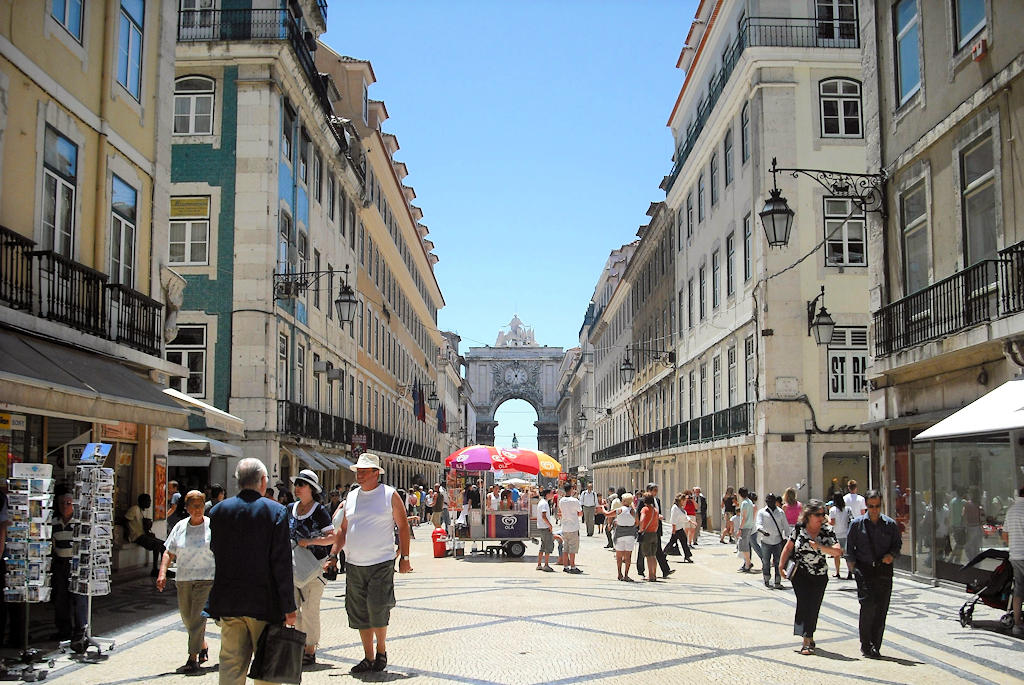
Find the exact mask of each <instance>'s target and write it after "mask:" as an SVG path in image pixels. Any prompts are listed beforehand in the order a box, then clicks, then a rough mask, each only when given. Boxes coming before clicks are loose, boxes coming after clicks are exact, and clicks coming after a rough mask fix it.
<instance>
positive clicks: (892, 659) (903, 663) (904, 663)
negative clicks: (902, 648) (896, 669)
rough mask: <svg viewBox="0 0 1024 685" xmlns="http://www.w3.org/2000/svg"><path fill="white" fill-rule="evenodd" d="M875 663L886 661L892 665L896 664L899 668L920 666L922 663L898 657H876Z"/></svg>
mask: <svg viewBox="0 0 1024 685" xmlns="http://www.w3.org/2000/svg"><path fill="white" fill-rule="evenodd" d="M874 660H875V661H888V662H889V663H892V664H898V665H900V666H922V665H924V662H923V661H914V660H913V659H901V658H900V657H898V656H876V657H875V659H874Z"/></svg>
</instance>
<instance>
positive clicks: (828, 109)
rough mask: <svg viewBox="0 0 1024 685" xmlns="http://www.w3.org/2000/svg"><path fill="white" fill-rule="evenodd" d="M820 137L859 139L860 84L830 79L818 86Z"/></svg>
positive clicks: (849, 80)
mask: <svg viewBox="0 0 1024 685" xmlns="http://www.w3.org/2000/svg"><path fill="white" fill-rule="evenodd" d="M818 101H819V104H820V107H821V135H822V137H825V138H860V137H861V135H862V130H861V118H860V117H861V108H860V83H858V82H857V81H854V80H853V79H846V78H830V79H825V80H824V81H821V82H820V83H819V84H818Z"/></svg>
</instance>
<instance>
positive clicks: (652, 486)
mask: <svg viewBox="0 0 1024 685" xmlns="http://www.w3.org/2000/svg"><path fill="white" fill-rule="evenodd" d="M647 494H648V495H650V496H651V497H653V498H654V507H655V509H657V513H658V553H657V554H656V555H655V557H656V558H657V560H658V566H660V567H661V577H662V578H668V577H669V576H670V575H672V574H673V573H675V572H676V570H675V569H674V568H669V567H668V557H666V556H665V550H664V548H663V547H662V545H661V523H662V521H664V520H665V517H664V516H663V515H662V513H661V498H660V497H658V485H657V483H648V484H647ZM641 511H643V507H642V506H641V507H640V508H638V509H637V510H636V518H637V521H639V520H640V512H641ZM646 565H647V564H646V563H645V562H644V557H643V555H642V554H637V555H636V572H637V574H639V575H640V577H641V578H643V577H644V567H645V566H646Z"/></svg>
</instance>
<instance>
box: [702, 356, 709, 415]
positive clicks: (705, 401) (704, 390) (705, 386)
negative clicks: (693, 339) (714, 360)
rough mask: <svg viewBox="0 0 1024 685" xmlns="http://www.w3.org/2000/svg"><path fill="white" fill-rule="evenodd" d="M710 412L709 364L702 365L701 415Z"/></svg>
mask: <svg viewBox="0 0 1024 685" xmlns="http://www.w3.org/2000/svg"><path fill="white" fill-rule="evenodd" d="M707 414H708V365H707V364H701V365H700V415H701V416H707Z"/></svg>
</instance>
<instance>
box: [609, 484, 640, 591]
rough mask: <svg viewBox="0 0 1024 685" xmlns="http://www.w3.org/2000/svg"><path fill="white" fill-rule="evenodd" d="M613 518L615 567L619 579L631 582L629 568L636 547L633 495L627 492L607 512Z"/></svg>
mask: <svg viewBox="0 0 1024 685" xmlns="http://www.w3.org/2000/svg"><path fill="white" fill-rule="evenodd" d="M609 516H613V517H614V518H615V531H614V532H613V533H612V538H613V539H614V543H613V544H614V546H615V569H616V571H618V573H619V580H621V581H624V582H627V583H632V582H633V579H632V578H630V577H629V568H630V566H631V565H632V557H633V549H634V548H635V547H636V509H634V508H633V495H631V494H629V493H628V492H627V493H626V494H624V495H623V496H622V500H621V501H620V502H619V505H618V506H617V507H615V508H614V509H612V510H611V511H610V512H609Z"/></svg>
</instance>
